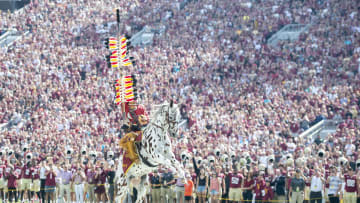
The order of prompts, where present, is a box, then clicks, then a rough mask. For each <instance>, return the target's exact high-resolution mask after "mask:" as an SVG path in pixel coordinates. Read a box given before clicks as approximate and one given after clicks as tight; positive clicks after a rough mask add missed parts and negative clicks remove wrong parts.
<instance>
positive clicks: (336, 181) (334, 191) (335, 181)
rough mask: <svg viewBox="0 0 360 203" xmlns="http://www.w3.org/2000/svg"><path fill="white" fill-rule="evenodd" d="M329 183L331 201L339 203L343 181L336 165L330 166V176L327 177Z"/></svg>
mask: <svg viewBox="0 0 360 203" xmlns="http://www.w3.org/2000/svg"><path fill="white" fill-rule="evenodd" d="M327 184H329V191H328V196H329V201H330V203H339V202H340V199H339V196H340V191H341V187H342V181H341V179H340V177H339V174H337V171H336V168H334V167H330V176H329V177H328V179H327Z"/></svg>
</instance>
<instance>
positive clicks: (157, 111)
mask: <svg viewBox="0 0 360 203" xmlns="http://www.w3.org/2000/svg"><path fill="white" fill-rule="evenodd" d="M168 105H169V103H167V102H164V103H162V104H158V105H154V108H153V109H152V110H151V112H150V118H151V119H152V118H155V117H157V116H158V115H159V114H160V113H161V109H162V107H164V106H168Z"/></svg>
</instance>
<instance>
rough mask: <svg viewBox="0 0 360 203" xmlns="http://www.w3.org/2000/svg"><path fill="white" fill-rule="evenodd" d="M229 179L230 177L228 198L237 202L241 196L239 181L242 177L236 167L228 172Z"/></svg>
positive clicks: (240, 181)
mask: <svg viewBox="0 0 360 203" xmlns="http://www.w3.org/2000/svg"><path fill="white" fill-rule="evenodd" d="M229 179H230V190H229V199H230V201H232V202H239V201H241V199H243V197H242V189H241V183H242V181H243V179H244V177H243V175H242V174H241V173H239V172H238V171H237V168H236V167H235V168H234V170H233V171H232V172H231V173H229Z"/></svg>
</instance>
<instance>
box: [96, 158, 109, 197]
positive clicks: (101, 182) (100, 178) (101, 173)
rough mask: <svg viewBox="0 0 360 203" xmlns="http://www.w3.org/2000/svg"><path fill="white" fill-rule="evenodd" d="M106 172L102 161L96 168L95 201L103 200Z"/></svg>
mask: <svg viewBox="0 0 360 203" xmlns="http://www.w3.org/2000/svg"><path fill="white" fill-rule="evenodd" d="M106 176H107V172H106V171H105V170H104V166H103V163H101V166H100V167H98V168H97V169H96V175H95V180H96V189H95V194H96V195H97V201H98V202H100V201H102V202H105V182H106Z"/></svg>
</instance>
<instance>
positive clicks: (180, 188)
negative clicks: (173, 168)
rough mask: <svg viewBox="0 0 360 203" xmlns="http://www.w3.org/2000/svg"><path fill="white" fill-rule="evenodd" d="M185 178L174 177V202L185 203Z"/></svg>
mask: <svg viewBox="0 0 360 203" xmlns="http://www.w3.org/2000/svg"><path fill="white" fill-rule="evenodd" d="M185 181H186V180H185V179H184V177H178V178H176V184H175V186H176V187H175V193H176V203H180V202H181V203H185V194H184V192H185V188H184V186H185Z"/></svg>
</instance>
